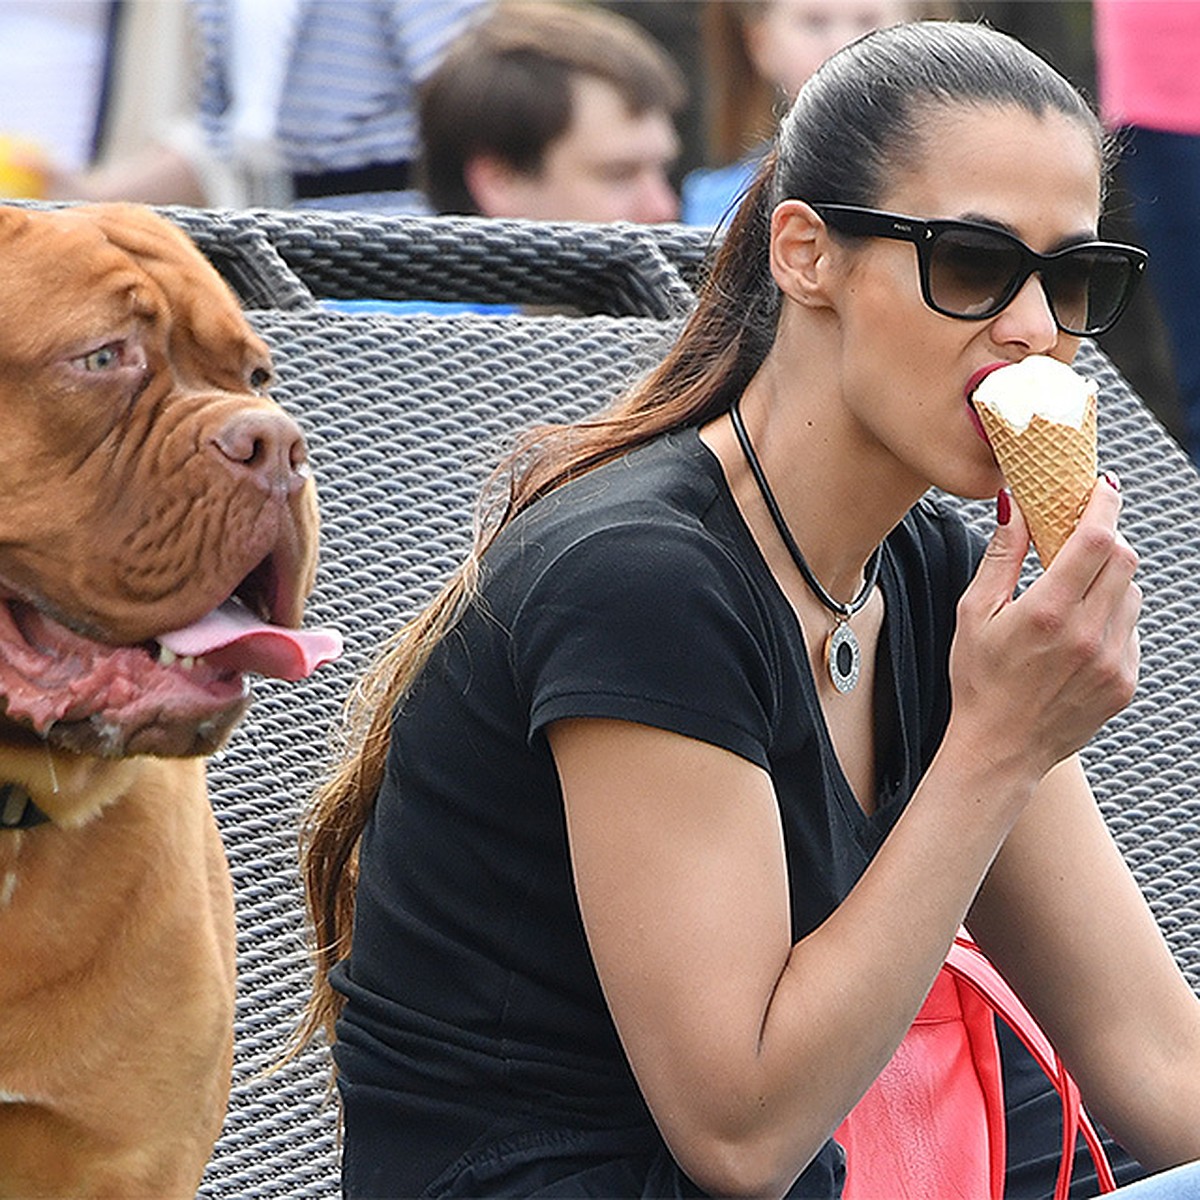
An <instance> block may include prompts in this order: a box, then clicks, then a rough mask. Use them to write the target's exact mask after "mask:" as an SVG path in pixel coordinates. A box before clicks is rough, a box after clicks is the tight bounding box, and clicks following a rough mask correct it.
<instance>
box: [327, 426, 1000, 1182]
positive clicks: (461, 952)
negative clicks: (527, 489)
mask: <svg viewBox="0 0 1200 1200" xmlns="http://www.w3.org/2000/svg"><path fill="white" fill-rule="evenodd" d="M978 550H979V548H978V546H977V545H976V544H975V543H974V541H973V540H972V538H971V536H970V535H969V534H968V532H967V531H966V529H965V528H964V526H963V525H962V524H961V522H960V521H959V519H958V518H957V516H956V515H954V514H953V513H951V512H949V511H948V510H946V509H944V508H942V507H940V506H939V505H938V504H937V502H936V501H934V500H933V499H932V498H928V499H925V500H923V501H922V502H921V503H920V504H918V505H917V506H916V508H914V510H913V511H912V512H911V513H910V514H909V515H908V516H907V517H906V518H905V520H904V521H903V522H902V523H901V524H900V525H899V526H898V527H897V528H896V529H895V530H894V531H893V533H892V534H891V535H890V536H889V537H888V539H887V541H886V543H885V546H884V553H883V559H882V566H881V572H880V587H881V589H882V592H883V597H884V601H885V612H886V615H885V619H884V624H883V632H882V635H881V639H880V646H879V651H878V654H879V658H878V668H877V695H876V707H877V712H878V718H879V719H878V725H879V730H880V734H879V739H878V751H877V758H878V764H879V765H878V802H877V808H876V811H875V812H874V814H873V815H871V816H867V815H866V814H865V813H864V812H863V810H862V808H861V807H860V806H859V805H858V803H857V802H856V800H855V798H854V795H853V793H852V791H851V789H850V787H849V785H848V783H847V781H846V779H845V777H844V775H843V774H842V771H841V769H840V767H839V764H838V761H837V758H836V756H835V754H834V752H833V747H832V743H831V741H830V738H829V734H828V731H827V729H826V726H825V722H824V719H823V716H822V714H821V710H820V707H819V704H818V701H817V697H816V693H815V690H814V686H813V680H812V676H811V673H810V669H809V666H808V658H807V653H806V650H805V647H804V642H803V637H802V634H801V631H800V627H799V624H798V622H797V620H796V617H795V614H794V612H793V610H792V609H791V606H790V605H789V603H788V601H787V600H786V598H785V597H784V595H783V593H782V592H781V591H780V589H779V587H778V584H777V583H776V582H775V580H774V578H773V576H772V575H771V574H770V571H769V570H768V568H767V566H766V564H765V562H764V561H763V559H762V557H761V555H760V553H759V551H758V549H757V547H756V545H755V543H754V541H753V539H752V537H751V535H750V532H749V530H748V529H747V528H746V526H745V524H744V522H743V521H742V519H741V516H740V514H739V513H738V511H737V508H736V506H735V504H734V501H733V498H732V496H731V494H730V492H729V490H728V487H727V485H726V483H725V479H724V476H723V474H722V471H721V467H720V464H719V463H718V462H717V460H716V458H715V457H714V456H713V455H712V454H711V452H710V451H709V450H708V449H707V447H706V446H704V444H703V443H702V442H701V440H700V439H699V437H698V435H697V433H696V431H695V430H686V431H682V432H679V433H675V434H670V435H667V436H665V437H662V438H660V439H658V440H656V441H655V442H652V443H650V444H649V445H647V446H645V447H642V448H640V449H638V450H635V451H632V452H631V453H629V454H627V455H626V456H624V457H623V458H621V459H620V460H618V461H616V462H614V463H611V464H609V465H607V466H605V467H602V468H600V469H597V470H595V471H593V472H590V473H589V474H587V475H585V476H583V477H582V478H580V479H578V480H575V481H573V482H572V483H570V484H568V485H566V486H564V487H562V488H560V489H558V490H557V491H555V492H553V493H552V494H551V495H549V496H548V497H546V498H545V499H543V500H541V501H539V502H538V503H537V504H536V505H534V506H533V507H532V508H531V509H529V510H528V511H527V512H525V513H524V514H522V515H521V516H520V517H519V518H518V519H517V520H515V521H514V522H513V523H512V524H511V525H510V526H509V527H508V528H507V529H506V530H505V531H504V533H503V534H502V535H501V536H500V537H499V539H498V540H497V541H496V543H495V544H494V545H493V546H492V548H491V549H490V550H489V551H488V553H487V555H486V557H485V562H484V571H483V577H482V586H481V593H480V596H479V598H478V599H477V600H476V602H475V603H474V604H473V605H472V606H471V607H470V608H469V610H468V611H467V612H466V614H465V615H464V616H463V617H462V618H461V620H460V621H459V622H458V624H457V625H456V627H455V628H454V629H453V630H452V632H451V633H450V634H449V635H448V636H447V637H446V638H445V639H444V641H443V642H442V643H441V644H440V645H439V646H438V648H437V649H436V651H435V652H434V654H433V656H432V658H431V659H430V661H429V663H428V665H427V666H426V668H425V670H424V671H423V673H422V675H421V677H420V679H419V680H418V683H417V685H416V686H415V688H414V689H413V691H412V693H411V694H410V695H409V696H408V697H407V698H406V700H405V701H404V702H403V704H402V705H401V708H400V710H399V711H398V713H397V714H396V717H395V721H394V724H393V730H392V741H391V748H390V752H389V757H388V763H387V772H386V777H385V780H384V784H383V787H382V790H381V794H380V796H379V799H378V803H377V805H376V807H375V811H374V814H373V817H372V819H371V821H370V823H369V825H368V827H367V829H366V831H365V833H364V837H363V842H362V848H361V860H360V872H361V874H360V882H359V887H358V896H357V916H356V924H355V934H354V945H353V951H352V954H351V956H350V959H349V961H348V962H347V963H344V964H342V965H341V966H339V968H338V969H337V970H336V971H335V973H334V982H335V985H336V986H337V987H338V988H339V989H340V990H341V991H342V992H343V993H344V994H345V995H346V997H347V1001H348V1002H347V1005H346V1009H345V1013H344V1016H343V1019H342V1021H341V1023H340V1025H339V1030H338V1043H337V1046H336V1048H335V1055H336V1059H337V1063H338V1067H339V1071H340V1076H339V1084H340V1087H341V1089H342V1096H343V1101H344V1104H345V1116H346V1142H345V1153H344V1164H343V1181H344V1186H345V1188H346V1192H347V1194H348V1195H351V1196H355V1195H362V1196H384V1195H391V1196H416V1195H421V1194H429V1195H456V1194H462V1195H467V1194H470V1195H509V1196H514V1195H528V1194H533V1193H534V1192H536V1191H537V1190H538V1189H539V1188H541V1187H545V1188H547V1189H548V1190H547V1191H546V1192H545V1194H547V1195H569V1194H575V1195H583V1194H589V1193H590V1194H595V1195H599V1194H610V1195H618V1194H619V1195H635V1196H640V1195H646V1196H651V1195H689V1194H696V1193H695V1189H694V1186H693V1185H691V1184H690V1182H689V1181H688V1180H687V1179H686V1178H685V1177H684V1176H683V1175H682V1173H681V1172H680V1171H679V1170H678V1168H677V1167H675V1166H674V1164H673V1163H672V1162H671V1159H670V1155H669V1154H668V1153H667V1151H666V1148H665V1146H664V1145H663V1143H662V1141H661V1138H660V1137H659V1135H658V1133H657V1130H656V1128H655V1126H654V1124H653V1121H652V1119H651V1117H650V1114H649V1112H648V1110H647V1109H646V1106H645V1104H644V1102H643V1100H642V1098H641V1096H640V1093H639V1092H638V1089H637V1086H636V1083H635V1081H634V1079H633V1076H632V1074H631V1072H630V1069H629V1066H628V1064H627V1062H626V1059H625V1057H624V1054H623V1052H622V1049H621V1046H620V1043H619V1041H618V1038H617V1035H616V1032H615V1029H614V1026H613V1024H612V1020H611V1018H610V1016H609V1014H608V1011H607V1009H606V1007H605V1003H604V998H603V995H602V993H601V990H600V986H599V983H598V980H597V978H596V973H595V970H594V968H593V965H592V962H591V958H590V956H589V953H588V946H587V941H586V938H585V935H584V931H583V927H582V923H581V919H580V916H579V911H578V907H577V903H576V897H575V892H574V887H573V883H572V877H571V870H570V861H569V854H568V847H567V839H566V831H565V822H564V815H563V808H562V799H561V794H560V792H559V788H558V782H557V776H556V774H555V769H554V764H553V760H552V757H551V755H550V752H549V749H548V746H547V742H546V739H545V736H544V730H545V727H546V726H547V725H548V724H549V723H550V722H552V721H555V720H558V719H562V718H567V717H586V716H592V717H608V718H620V719H625V720H630V721H636V722H641V723H644V724H648V725H653V726H657V727H662V728H665V729H668V730H671V731H674V732H677V733H681V734H684V735H687V736H689V737H694V738H699V739H702V740H704V741H707V742H711V743H714V744H716V745H718V746H722V747H724V748H726V749H728V750H730V751H732V752H734V753H736V754H739V755H742V756H743V757H745V758H747V759H749V760H750V761H751V762H754V763H756V764H758V765H759V766H761V767H763V768H764V769H766V770H767V771H768V772H769V773H770V775H771V778H772V780H773V783H774V786H775V790H776V793H777V795H778V801H779V808H780V813H781V818H782V822H783V828H784V836H785V843H786V853H787V865H788V875H789V882H790V887H791V896H792V904H793V912H792V924H793V934H794V937H795V938H797V939H798V938H800V937H802V936H804V935H805V934H806V933H808V932H809V931H811V930H812V929H813V928H815V927H816V926H817V925H818V924H819V923H820V922H821V921H822V920H824V918H825V917H826V916H828V915H829V913H830V912H831V911H832V910H833V909H834V908H835V907H836V906H837V905H838V904H839V903H840V902H841V900H842V899H843V898H844V897H845V896H846V894H847V893H848V892H849V891H850V889H851V888H852V887H853V885H854V883H855V882H856V881H857V879H858V878H859V876H860V875H861V873H862V872H863V870H864V869H865V867H866V866H867V864H868V863H869V861H870V860H871V858H872V856H873V855H874V854H875V852H876V851H877V850H878V848H879V846H880V844H881V843H882V841H883V839H884V838H885V837H886V836H887V833H888V831H889V830H890V829H891V827H892V825H893V824H894V822H895V820H896V818H897V816H898V815H899V813H900V811H901V810H902V808H903V806H904V804H905V803H906V802H907V800H908V798H909V796H910V795H911V794H912V792H913V790H914V788H915V787H916V785H917V782H918V781H919V779H920V778H921V776H922V774H923V773H924V771H925V769H926V767H927V766H928V763H929V761H930V759H931V758H932V756H933V753H934V751H935V750H936V748H937V746H938V744H939V742H940V740H941V738H942V735H943V732H944V729H945V724H946V720H947V717H948V706H949V694H948V680H947V666H946V664H947V657H948V651H949V644H950V639H951V636H952V633H953V627H954V612H955V605H956V602H957V600H958V597H959V595H960V594H961V592H962V590H963V588H964V587H965V585H966V583H967V581H968V580H969V578H970V576H971V575H972V573H973V570H974V566H975V563H976V561H977V558H978ZM840 1176H841V1161H840V1150H839V1148H838V1147H836V1146H835V1145H834V1144H833V1143H829V1144H828V1145H827V1146H826V1147H825V1149H824V1150H823V1151H822V1152H821V1154H820V1155H819V1156H818V1158H817V1159H816V1160H815V1161H814V1163H813V1164H812V1165H811V1166H810V1167H809V1169H808V1170H807V1171H806V1172H805V1174H804V1176H803V1177H802V1179H801V1181H800V1182H799V1183H798V1184H797V1186H796V1188H795V1189H794V1190H793V1193H792V1194H793V1195H796V1196H807V1195H813V1196H829V1195H836V1194H837V1190H838V1189H839V1187H840Z"/></svg>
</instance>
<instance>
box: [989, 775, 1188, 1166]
mask: <svg viewBox="0 0 1200 1200" xmlns="http://www.w3.org/2000/svg"><path fill="white" fill-rule="evenodd" d="M969 925H970V928H971V931H972V933H973V934H974V935H975V936H976V937H977V938H978V940H979V942H980V944H981V945H982V946H983V948H984V949H985V951H986V952H987V954H988V955H989V957H991V958H992V960H993V962H995V964H996V966H997V967H999V968H1000V970H1001V971H1002V972H1003V974H1004V975H1005V977H1006V978H1007V979H1008V980H1009V981H1010V982H1011V983H1012V985H1013V987H1014V988H1016V989H1017V991H1018V992H1019V993H1020V994H1021V996H1022V998H1023V999H1024V1000H1025V1001H1026V1003H1027V1004H1028V1005H1029V1007H1030V1009H1031V1010H1032V1011H1033V1012H1034V1014H1035V1015H1036V1016H1037V1018H1038V1020H1039V1022H1040V1023H1041V1024H1042V1025H1043V1026H1044V1028H1045V1029H1046V1032H1047V1034H1048V1035H1049V1037H1050V1038H1051V1040H1052V1041H1053V1043H1054V1045H1055V1046H1056V1048H1057V1049H1058V1051H1059V1053H1060V1054H1062V1056H1063V1058H1064V1059H1065V1061H1066V1062H1067V1064H1068V1066H1069V1067H1070V1069H1071V1071H1072V1073H1073V1074H1074V1075H1075V1077H1076V1079H1077V1080H1078V1081H1079V1084H1080V1087H1081V1088H1082V1090H1083V1095H1084V1099H1085V1101H1086V1102H1087V1104H1088V1107H1089V1109H1091V1110H1092V1111H1093V1112H1094V1114H1095V1115H1096V1116H1097V1117H1098V1118H1099V1119H1100V1120H1101V1121H1102V1122H1103V1123H1104V1125H1105V1126H1106V1127H1107V1128H1108V1129H1109V1130H1110V1132H1112V1133H1113V1135H1114V1136H1115V1137H1117V1139H1118V1140H1119V1141H1120V1142H1121V1144H1122V1145H1123V1146H1125V1148H1126V1149H1127V1150H1128V1151H1129V1152H1130V1153H1131V1154H1133V1155H1134V1156H1135V1157H1136V1158H1137V1159H1138V1161H1139V1162H1141V1163H1143V1164H1144V1165H1145V1166H1148V1167H1151V1168H1155V1169H1158V1168H1162V1167H1166V1166H1170V1165H1173V1164H1175V1163H1178V1162H1183V1161H1185V1160H1188V1159H1195V1158H1200V1001H1197V998H1196V996H1195V995H1194V994H1193V993H1192V991H1191V989H1190V988H1189V987H1188V985H1187V982H1186V981H1185V980H1184V978H1183V976H1182V975H1181V974H1180V972H1179V970H1178V969H1177V968H1176V966H1175V963H1174V961H1173V960H1172V957H1171V954H1170V951H1169V950H1168V948H1167V946H1166V943H1165V942H1164V940H1163V938H1162V935H1161V933H1160V931H1159V929H1158V926H1157V924H1156V923H1155V920H1154V917H1153V915H1152V914H1151V912H1150V910H1149V908H1148V906H1147V905H1146V903H1145V901H1144V899H1143V898H1142V895H1141V893H1140V892H1139V891H1138V888H1137V885H1136V883H1135V882H1134V880H1133V877H1132V875H1131V874H1130V872H1129V870H1128V868H1127V867H1126V865H1125V863H1124V861H1123V860H1122V858H1121V856H1120V853H1119V851H1118V850H1117V847H1116V845H1115V844H1114V843H1113V840H1112V838H1111V836H1110V835H1109V832H1108V829H1107V827H1106V826H1105V824H1104V821H1103V818H1102V817H1101V815H1100V811H1099V809H1098V808H1097V806H1096V803H1095V800H1094V799H1093V797H1092V793H1091V790H1090V788H1089V787H1088V784H1087V781H1086V779H1085V778H1084V775H1083V770H1082V768H1081V767H1080V765H1079V763H1078V761H1077V760H1075V759H1071V760H1069V761H1067V762H1065V763H1063V764H1062V765H1061V766H1059V767H1057V768H1056V769H1055V770H1054V771H1052V772H1051V773H1050V774H1049V775H1047V777H1046V779H1045V780H1044V781H1043V783H1042V785H1041V786H1040V787H1039V789H1038V793H1037V796H1036V798H1035V800H1034V802H1033V803H1032V804H1031V805H1030V806H1029V808H1028V809H1027V811H1026V812H1025V813H1024V815H1023V816H1022V817H1021V819H1020V821H1019V822H1018V823H1017V824H1016V826H1015V827H1014V829H1013V831H1012V832H1011V833H1010V834H1009V836H1008V839H1007V840H1006V842H1005V845H1004V848H1003V849H1002V850H1001V852H1000V854H999V856H998V857H997V859H996V862H995V864H994V866H993V867H992V870H991V872H990V873H989V875H988V878H987V881H986V883H985V884H984V887H983V888H982V890H981V891H980V894H979V897H978V899H977V900H976V902H975V905H974V906H973V908H972V910H971V914H970V917H969Z"/></svg>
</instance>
